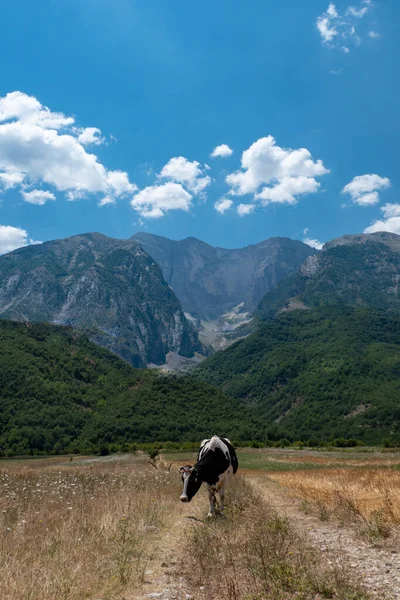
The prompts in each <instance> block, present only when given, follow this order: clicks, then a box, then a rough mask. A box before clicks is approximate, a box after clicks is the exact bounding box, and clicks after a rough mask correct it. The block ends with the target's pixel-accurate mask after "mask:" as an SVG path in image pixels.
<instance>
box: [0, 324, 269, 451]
mask: <svg viewBox="0 0 400 600" xmlns="http://www.w3.org/2000/svg"><path fill="white" fill-rule="evenodd" d="M250 413H251V411H250V409H248V408H246V407H242V406H241V403H240V402H239V401H237V400H232V399H228V398H227V397H226V396H225V395H224V394H223V393H222V392H221V391H219V390H217V389H216V388H213V387H212V386H210V385H209V384H208V383H205V382H203V381H198V380H195V379H192V378H188V377H178V376H175V377H174V376H166V375H164V374H162V373H159V372H158V371H157V370H154V369H151V370H150V369H147V370H146V369H134V368H133V367H131V366H130V365H128V364H127V363H126V362H124V361H123V360H121V359H120V358H119V357H118V356H115V355H114V354H112V353H110V352H108V351H107V350H105V349H103V348H101V347H99V346H96V345H95V344H93V343H91V342H90V341H88V339H87V338H86V337H85V336H83V335H81V334H80V333H78V332H76V331H74V330H72V329H71V328H67V327H62V326H54V325H47V324H40V323H38V324H24V323H13V322H8V321H0V455H4V454H26V453H29V452H33V453H35V452H47V453H48V452H56V453H61V452H65V451H68V452H78V451H81V452H94V451H97V450H99V448H101V446H102V445H103V444H111V443H112V444H114V445H115V444H116V445H119V446H120V447H121V448H122V449H123V448H124V444H125V445H126V444H128V443H129V444H131V443H133V442H154V441H157V440H158V441H168V440H171V441H185V440H191V441H199V440H201V439H203V438H205V437H207V436H209V435H210V434H211V435H212V434H213V433H220V434H221V435H229V436H231V437H232V438H233V439H235V438H236V439H237V438H239V439H240V438H241V439H249V438H251V435H252V434H253V433H255V432H256V431H257V430H258V431H259V430H260V429H261V428H260V426H259V425H258V423H257V420H256V419H252V418H251V416H250Z"/></svg>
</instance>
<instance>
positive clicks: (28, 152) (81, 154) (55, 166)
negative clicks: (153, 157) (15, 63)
mask: <svg viewBox="0 0 400 600" xmlns="http://www.w3.org/2000/svg"><path fill="white" fill-rule="evenodd" d="M99 131H100V130H97V128H88V129H86V130H82V129H77V128H76V127H75V126H74V119H73V117H68V116H66V115H64V114H62V113H54V112H52V111H51V110H50V109H49V108H47V107H46V106H43V105H42V104H41V103H40V102H39V101H38V100H37V99H36V98H34V97H32V96H28V95H26V94H23V93H22V92H12V93H10V94H7V95H6V96H5V97H3V98H0V183H1V184H2V186H3V187H5V188H10V187H15V186H18V185H23V186H27V185H31V184H43V183H44V184H47V185H48V186H53V187H54V188H55V190H57V191H59V192H64V193H65V194H66V195H67V198H68V199H70V200H71V199H75V200H77V199H80V198H82V197H85V196H87V195H90V194H96V195H101V196H112V197H113V198H114V199H115V198H118V197H123V196H126V195H127V194H130V193H132V191H134V190H135V189H136V186H134V184H131V183H130V182H129V179H128V175H127V174H126V173H123V172H121V171H109V170H107V169H106V167H104V166H103V165H102V164H101V163H100V162H99V160H98V158H97V156H96V155H95V154H91V153H88V152H87V151H86V149H85V148H84V145H83V143H82V142H81V141H79V137H80V136H82V135H83V136H84V140H83V142H84V143H87V142H88V139H89V138H90V137H91V139H93V138H94V139H97V140H98V135H97V132H99ZM84 132H85V133H84ZM81 139H82V138H81Z"/></svg>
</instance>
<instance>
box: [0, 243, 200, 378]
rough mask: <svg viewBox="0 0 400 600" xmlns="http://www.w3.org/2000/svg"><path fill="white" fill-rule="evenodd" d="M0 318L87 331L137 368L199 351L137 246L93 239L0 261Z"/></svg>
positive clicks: (48, 245) (47, 245)
mask: <svg viewBox="0 0 400 600" xmlns="http://www.w3.org/2000/svg"><path fill="white" fill-rule="evenodd" d="M0 316H1V317H2V318H8V319H12V320H22V321H27V320H28V321H48V322H53V323H59V324H67V325H73V326H74V327H79V328H83V329H86V330H89V331H90V332H91V335H92V338H93V339H95V340H96V341H97V342H98V343H100V344H102V345H104V346H105V347H107V348H109V349H111V350H112V351H114V352H116V353H117V354H119V355H120V356H122V357H123V358H124V359H125V360H128V362H131V363H132V364H134V365H135V366H144V365H146V364H147V363H155V364H162V363H163V362H165V356H166V354H167V353H168V352H170V351H173V352H176V353H178V354H181V355H182V356H188V357H189V356H193V353H194V351H196V350H200V349H201V345H200V343H199V342H198V338H197V333H196V332H195V330H194V328H193V326H192V325H191V324H190V323H189V322H188V321H187V319H186V318H185V316H184V314H183V311H182V308H181V306H180V303H179V300H178V299H177V297H176V296H175V294H174V292H173V291H172V289H171V288H170V286H169V285H168V284H167V283H166V282H165V280H164V278H163V276H162V273H161V270H160V268H159V266H158V265H157V264H156V263H155V261H154V260H153V259H152V258H151V257H150V256H149V255H148V254H146V252H145V251H144V250H143V248H142V247H141V246H140V244H138V243H137V242H135V241H132V240H116V239H114V238H110V237H107V236H104V235H103V234H99V233H87V234H78V235H76V236H71V237H69V238H64V239H61V240H53V241H49V242H45V243H43V244H40V245H32V246H28V247H25V248H20V249H18V250H15V251H14V252H11V253H9V254H6V255H4V256H1V257H0ZM91 330H93V331H91Z"/></svg>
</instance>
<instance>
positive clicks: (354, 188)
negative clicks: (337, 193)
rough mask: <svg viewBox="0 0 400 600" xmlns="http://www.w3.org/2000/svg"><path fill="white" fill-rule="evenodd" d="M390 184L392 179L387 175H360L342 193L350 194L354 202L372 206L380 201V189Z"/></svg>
mask: <svg viewBox="0 0 400 600" xmlns="http://www.w3.org/2000/svg"><path fill="white" fill-rule="evenodd" d="M389 186H390V179H388V178H387V177H380V176H379V175H376V174H375V173H373V174H370V175H358V176H357V177H354V179H352V180H351V181H350V183H348V184H347V185H345V186H344V188H343V189H342V192H341V193H342V194H350V197H351V199H352V201H353V203H354V204H359V205H360V206H370V205H371V204H377V203H378V202H379V200H380V197H379V190H382V189H385V188H388V187H389Z"/></svg>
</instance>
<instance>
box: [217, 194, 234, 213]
mask: <svg viewBox="0 0 400 600" xmlns="http://www.w3.org/2000/svg"><path fill="white" fill-rule="evenodd" d="M232 204H233V201H232V200H229V198H221V199H220V200H217V202H216V203H215V204H214V208H215V210H216V211H218V212H219V213H221V215H223V214H224V213H225V212H226V211H227V210H229V209H230V208H231V207H232Z"/></svg>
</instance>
